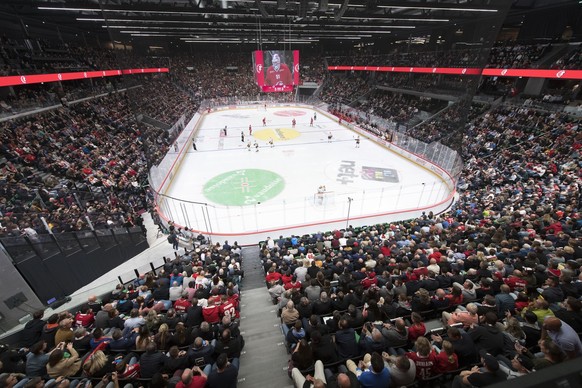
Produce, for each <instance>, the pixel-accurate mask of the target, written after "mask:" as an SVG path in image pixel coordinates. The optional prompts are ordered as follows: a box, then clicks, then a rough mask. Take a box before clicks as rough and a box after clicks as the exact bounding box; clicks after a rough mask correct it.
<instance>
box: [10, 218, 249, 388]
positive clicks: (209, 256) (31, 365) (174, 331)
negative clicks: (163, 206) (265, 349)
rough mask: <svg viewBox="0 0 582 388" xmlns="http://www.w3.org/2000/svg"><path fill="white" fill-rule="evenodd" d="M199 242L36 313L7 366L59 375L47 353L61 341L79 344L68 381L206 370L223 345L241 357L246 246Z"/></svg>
mask: <svg viewBox="0 0 582 388" xmlns="http://www.w3.org/2000/svg"><path fill="white" fill-rule="evenodd" d="M170 229H171V232H178V231H177V230H174V228H173V227H171V228H170ZM180 232H181V233H183V231H180ZM189 237H193V236H189ZM201 242H202V243H201ZM201 242H200V241H197V240H196V239H194V240H192V238H190V239H189V240H188V241H187V242H186V243H185V249H184V253H183V254H178V252H175V254H174V257H171V258H165V257H164V263H165V264H164V265H163V266H162V267H160V268H156V269H155V270H153V271H151V272H148V273H144V274H141V275H140V276H139V277H138V278H136V279H133V280H131V281H128V282H126V283H125V284H119V285H118V286H117V287H116V288H115V289H113V290H111V292H109V293H107V294H104V295H101V296H100V298H96V297H95V296H90V297H89V298H88V300H87V303H85V304H83V305H81V306H77V307H76V308H73V309H70V310H69V311H65V312H63V313H60V314H53V315H52V316H50V317H44V319H43V315H42V312H39V313H35V317H34V319H33V321H30V322H29V323H28V324H27V325H26V327H25V328H24V330H23V331H22V332H21V333H20V334H21V336H20V342H19V344H20V345H21V347H20V348H18V347H16V348H3V349H2V352H0V360H1V361H2V362H3V366H2V372H3V373H4V372H6V373H14V374H17V375H16V376H18V379H19V380H20V381H21V382H22V384H24V383H26V380H29V379H34V378H36V377H46V380H47V381H48V380H49V379H50V378H54V377H55V376H54V375H53V373H52V367H51V365H53V364H52V361H51V359H50V358H49V357H43V355H48V354H49V353H50V352H51V351H52V349H53V348H59V349H62V348H63V345H62V344H61V345H60V346H59V343H61V342H62V343H65V342H66V343H67V344H68V343H71V344H72V346H73V349H74V350H72V349H66V347H65V350H66V351H67V352H68V353H69V354H70V357H71V358H73V359H75V358H77V357H79V360H78V361H75V362H74V364H73V365H72V366H70V367H69V368H68V369H67V371H68V373H65V374H64V377H66V378H67V379H68V380H69V381H70V382H75V381H77V382H83V381H85V382H86V381H92V382H93V383H94V384H97V383H99V382H100V381H101V380H102V378H103V377H104V376H106V375H107V376H110V375H111V373H112V372H117V378H118V380H119V384H126V383H129V384H131V383H133V384H136V385H137V384H141V385H144V386H148V385H152V386H153V385H154V384H155V381H156V379H160V378H162V374H164V375H169V377H166V379H169V381H170V383H172V384H176V383H177V382H178V381H179V379H180V376H174V377H173V376H172V375H173V374H174V372H175V371H176V370H178V369H184V368H185V366H186V365H187V366H191V365H197V366H199V367H200V368H201V369H205V371H206V372H207V374H208V373H210V369H211V366H212V364H213V363H214V362H215V361H216V359H217V357H218V356H219V355H220V354H221V353H226V354H227V355H228V358H229V360H230V361H231V362H232V363H233V364H234V363H236V361H233V360H235V359H238V357H240V353H241V351H242V349H243V347H244V339H243V336H242V335H241V333H240V330H239V327H238V318H239V311H240V307H239V302H240V292H239V286H240V283H241V281H242V278H243V277H244V273H243V272H242V271H241V263H242V260H243V258H242V254H241V253H242V252H241V248H240V246H238V245H237V244H236V243H235V244H234V245H232V246H231V245H229V244H228V243H225V244H224V245H220V244H216V245H206V242H205V241H201ZM91 332H92V333H91ZM197 339H198V340H197ZM201 339H203V341H202V340H201ZM198 342H200V344H199V343H198ZM154 345H155V346H154ZM29 350H30V352H29ZM57 352H58V350H57ZM166 353H167V355H166ZM33 354H34V355H33ZM61 354H62V352H61ZM152 358H154V359H156V360H157V363H152V361H151V359H152ZM114 360H118V361H116V362H115V361H114ZM121 360H123V361H121ZM160 360H161V361H160ZM47 361H48V364H47ZM73 361H74V360H73ZM205 367H206V368H205ZM47 372H48V374H47ZM62 375H63V374H62ZM1 378H2V377H0V379H1ZM109 380H111V377H109ZM0 382H2V383H5V382H4V381H2V380H0Z"/></svg>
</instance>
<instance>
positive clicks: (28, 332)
mask: <svg viewBox="0 0 582 388" xmlns="http://www.w3.org/2000/svg"><path fill="white" fill-rule="evenodd" d="M43 316H44V311H42V310H39V311H35V312H34V314H33V315H32V320H31V321H28V322H26V325H24V329H22V331H21V332H20V344H21V345H22V346H23V347H25V348H30V347H31V346H32V345H34V344H35V343H37V342H38V341H39V340H40V337H41V335H42V329H43V327H44V325H45V321H43V319H42V317H43Z"/></svg>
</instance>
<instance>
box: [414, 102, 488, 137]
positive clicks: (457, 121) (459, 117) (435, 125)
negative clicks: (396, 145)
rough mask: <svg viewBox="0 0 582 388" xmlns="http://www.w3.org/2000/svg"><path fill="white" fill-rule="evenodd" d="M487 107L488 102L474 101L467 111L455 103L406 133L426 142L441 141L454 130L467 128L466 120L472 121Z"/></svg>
mask: <svg viewBox="0 0 582 388" xmlns="http://www.w3.org/2000/svg"><path fill="white" fill-rule="evenodd" d="M487 109H489V105H488V104H484V103H477V102H473V103H471V104H470V106H469V109H468V112H465V111H464V109H463V108H462V105H461V104H459V103H455V104H453V105H451V106H449V107H448V108H447V109H446V110H445V111H443V112H441V113H439V114H437V115H436V116H433V117H431V118H430V119H428V120H426V121H423V122H422V123H421V124H419V125H417V126H415V127H413V128H409V129H408V130H407V131H406V133H407V134H408V135H410V136H412V137H414V138H416V139H422V140H423V141H424V142H426V143H432V142H433V141H439V140H442V139H443V137H446V136H447V135H449V134H451V133H452V132H453V131H457V130H459V129H462V128H465V125H466V124H465V122H468V123H470V122H472V121H473V120H474V119H475V118H477V117H478V116H479V115H481V114H483V113H484V112H485V111H486V110H487ZM465 116H466V120H465Z"/></svg>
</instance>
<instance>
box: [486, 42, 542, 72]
mask: <svg viewBox="0 0 582 388" xmlns="http://www.w3.org/2000/svg"><path fill="white" fill-rule="evenodd" d="M550 51H551V45H549V44H518V43H516V42H500V43H498V44H496V45H495V46H493V47H492V48H491V51H490V52H489V60H488V63H487V67H495V68H503V69H529V68H533V67H535V66H534V65H535V63H536V62H537V61H539V60H540V59H541V58H542V57H543V56H544V55H546V54H547V53H548V52H550Z"/></svg>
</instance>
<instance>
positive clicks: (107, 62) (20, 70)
mask: <svg viewBox="0 0 582 388" xmlns="http://www.w3.org/2000/svg"><path fill="white" fill-rule="evenodd" d="M144 67H170V60H169V58H168V57H164V56H157V55H152V56H140V55H135V54H133V52H132V51H131V50H121V49H104V48H97V47H90V46H87V45H85V46H82V47H81V46H75V45H69V44H66V43H62V42H55V41H48V40H44V39H34V40H30V39H29V40H28V41H25V40H24V39H22V40H19V39H8V38H6V37H2V38H0V75H24V74H35V73H55V72H66V71H88V70H105V69H120V68H124V69H135V68H144Z"/></svg>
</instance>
